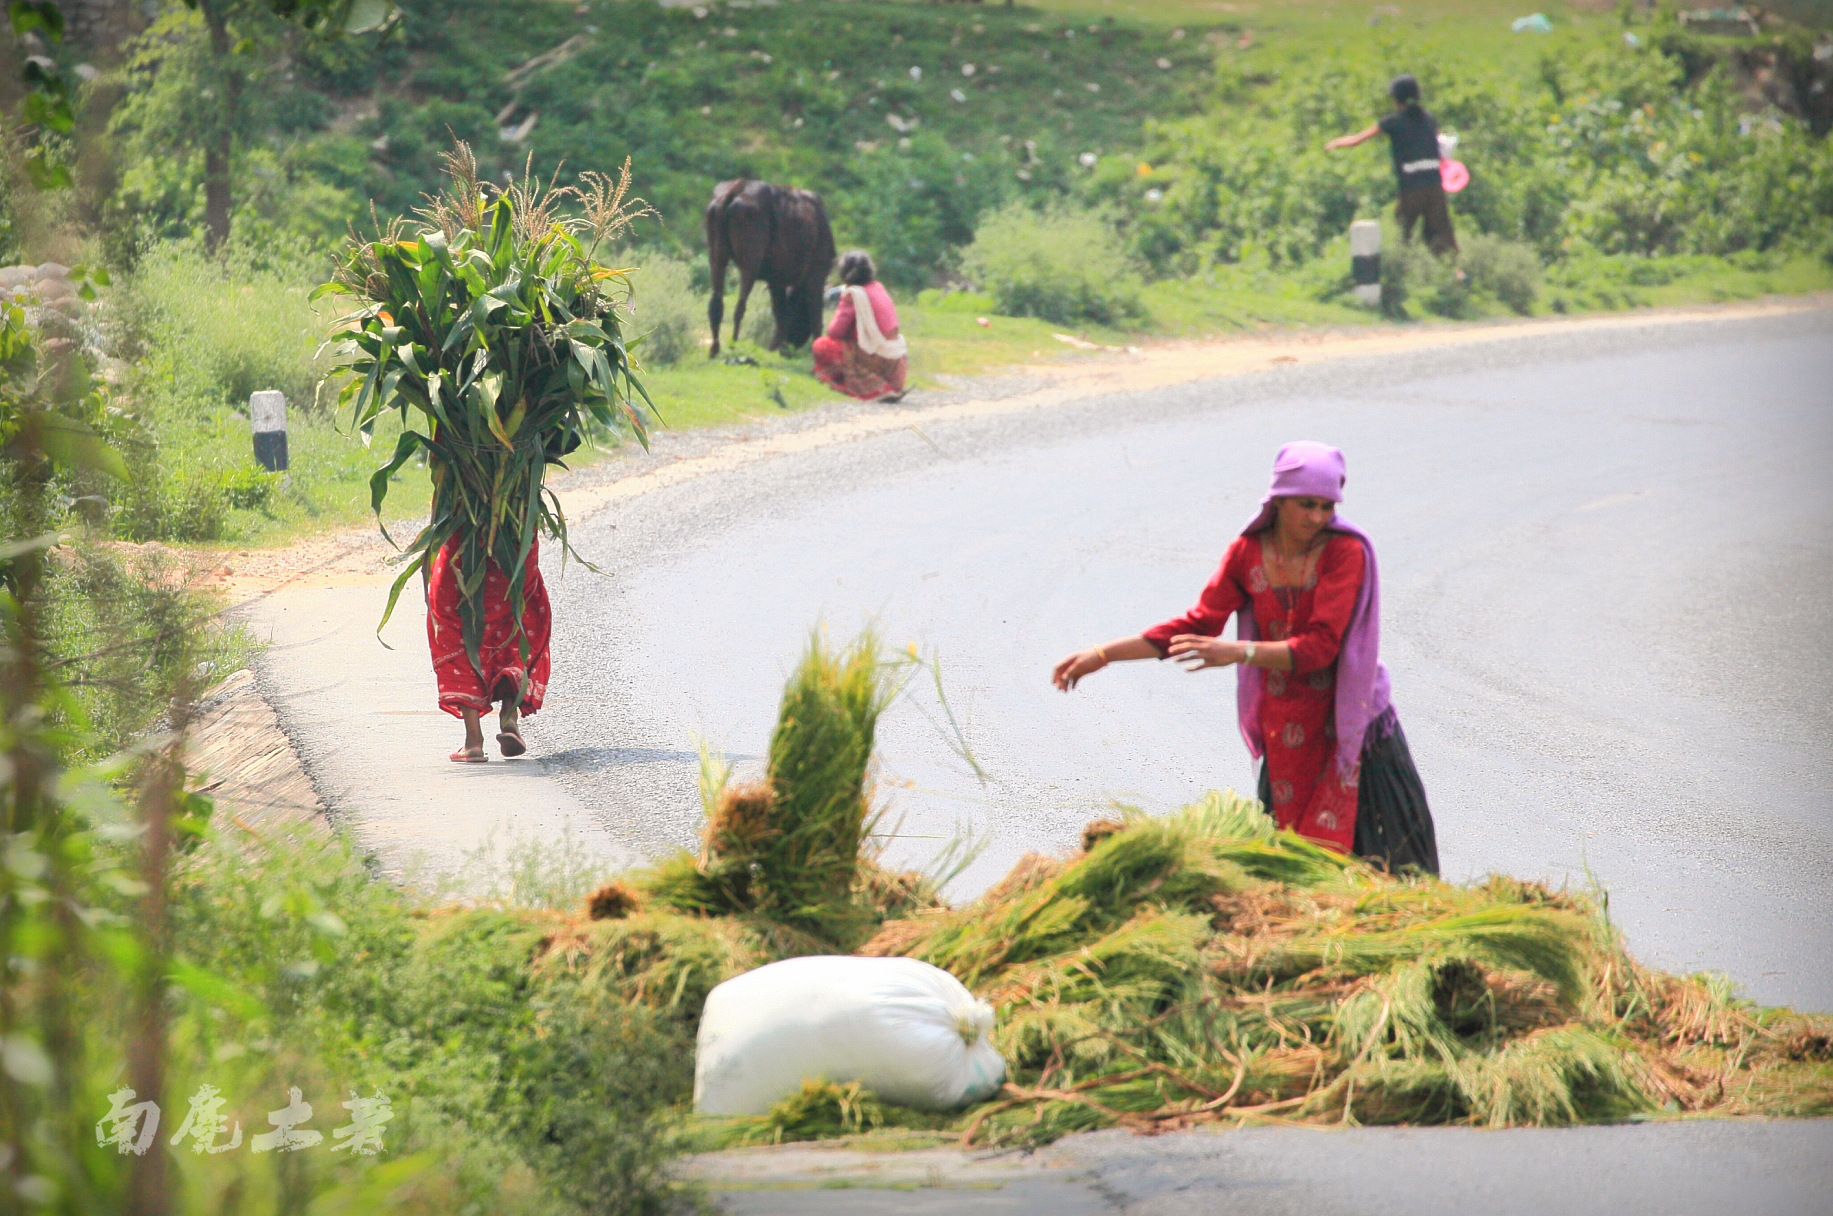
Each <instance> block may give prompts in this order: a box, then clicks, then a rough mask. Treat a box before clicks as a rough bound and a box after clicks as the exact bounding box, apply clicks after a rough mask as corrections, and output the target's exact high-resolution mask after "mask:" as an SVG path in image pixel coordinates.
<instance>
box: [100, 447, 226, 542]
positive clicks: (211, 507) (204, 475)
mask: <svg viewBox="0 0 1833 1216" xmlns="http://www.w3.org/2000/svg"><path fill="white" fill-rule="evenodd" d="M114 506H115V510H114V513H113V517H112V519H111V523H112V525H113V530H114V532H115V534H116V535H117V536H120V537H121V538H122V539H123V540H172V541H214V540H222V539H224V538H225V537H226V535H227V533H228V530H229V508H230V506H231V499H230V494H229V486H228V482H227V479H226V477H225V476H224V475H223V474H221V473H217V472H214V471H211V470H208V469H195V468H186V467H183V466H181V467H179V468H177V469H172V468H169V467H163V466H161V465H159V464H157V463H152V462H149V463H146V464H142V465H140V466H139V467H138V468H137V470H136V472H135V476H134V477H133V479H132V480H130V481H129V482H128V483H127V485H126V486H125V487H124V488H123V489H122V490H121V491H120V494H119V496H118V498H117V499H116V502H115V504H114Z"/></svg>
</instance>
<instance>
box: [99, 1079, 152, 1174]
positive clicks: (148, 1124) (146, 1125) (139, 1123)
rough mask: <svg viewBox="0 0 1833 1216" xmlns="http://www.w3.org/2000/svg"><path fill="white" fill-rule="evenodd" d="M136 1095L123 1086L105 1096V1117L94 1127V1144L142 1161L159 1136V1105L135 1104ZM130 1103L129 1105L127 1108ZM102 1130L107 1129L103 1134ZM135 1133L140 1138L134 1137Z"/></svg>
mask: <svg viewBox="0 0 1833 1216" xmlns="http://www.w3.org/2000/svg"><path fill="white" fill-rule="evenodd" d="M137 1096H138V1095H137V1094H135V1093H134V1091H133V1090H131V1089H129V1088H127V1086H125V1085H123V1086H122V1087H121V1088H120V1089H117V1090H115V1092H114V1093H112V1094H109V1095H108V1113H107V1114H106V1115H103V1116H102V1117H101V1119H100V1120H98V1121H97V1122H96V1125H95V1142H96V1143H97V1144H98V1145H101V1146H102V1147H104V1148H106V1147H107V1146H109V1145H110V1144H112V1145H114V1146H115V1151H116V1152H118V1153H123V1154H125V1153H133V1154H134V1155H135V1156H137V1157H144V1156H145V1155H146V1150H147V1149H148V1148H149V1147H150V1146H151V1145H152V1143H153V1137H154V1136H157V1135H158V1134H159V1103H157V1102H135V1101H134V1099H135V1098H136V1097H137ZM130 1103H131V1105H130ZM103 1128H107V1131H104V1130H103ZM136 1129H138V1132H139V1134H138V1135H135V1131H136Z"/></svg>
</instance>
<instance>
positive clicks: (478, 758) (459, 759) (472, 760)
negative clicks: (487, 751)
mask: <svg viewBox="0 0 1833 1216" xmlns="http://www.w3.org/2000/svg"><path fill="white" fill-rule="evenodd" d="M446 758H447V759H448V760H450V761H452V763H454V764H483V763H484V762H486V761H487V760H489V759H490V757H489V756H486V755H484V751H483V749H482V748H479V749H478V752H477V755H475V756H473V755H472V754H471V753H470V752H468V751H466V750H465V749H464V748H462V747H461V748H459V749H458V750H457V751H455V752H453V753H452V754H451V755H450V756H448V757H446Z"/></svg>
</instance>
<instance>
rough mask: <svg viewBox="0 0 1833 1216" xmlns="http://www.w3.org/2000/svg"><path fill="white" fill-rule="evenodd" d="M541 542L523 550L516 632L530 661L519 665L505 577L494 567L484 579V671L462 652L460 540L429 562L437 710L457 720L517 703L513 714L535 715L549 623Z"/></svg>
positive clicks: (543, 685)
mask: <svg viewBox="0 0 1833 1216" xmlns="http://www.w3.org/2000/svg"><path fill="white" fill-rule="evenodd" d="M540 552H541V542H540V541H536V542H535V543H534V545H533V546H531V547H530V549H529V551H528V565H527V567H526V570H525V574H524V581H523V591H522V604H523V610H522V631H523V632H524V633H525V634H526V635H527V648H528V663H527V665H526V666H524V664H523V662H522V643H521V639H519V638H518V637H517V636H516V628H515V606H514V605H513V604H511V603H510V601H509V579H508V578H506V577H505V576H504V574H503V572H502V571H501V570H500V569H498V567H497V564H496V563H495V562H491V563H490V568H489V570H487V571H486V572H485V574H484V640H483V644H482V645H481V646H480V647H479V648H478V659H479V661H480V663H481V664H482V670H479V669H478V668H477V667H474V666H472V665H471V658H470V656H469V655H467V654H466V653H465V641H464V629H463V626H462V624H461V621H460V617H459V613H458V604H459V590H458V560H457V559H458V542H457V541H456V540H455V539H454V540H449V541H447V542H446V543H445V546H444V547H443V548H441V549H440V550H439V554H438V556H437V557H435V558H434V559H433V573H432V576H431V578H430V579H429V580H428V582H427V589H426V640H427V645H428V646H429V647H430V648H431V649H432V652H433V673H434V675H436V676H437V677H438V679H439V708H441V709H443V710H445V711H446V712H447V713H449V714H451V715H452V716H453V717H455V718H462V717H463V716H464V711H465V710H467V709H474V710H477V711H478V712H480V713H482V712H484V711H486V710H488V709H490V707H491V703H492V702H495V701H502V700H505V699H509V700H511V701H516V700H517V693H518V691H520V694H521V695H520V698H519V703H518V704H517V708H518V709H519V710H520V711H521V712H522V713H523V714H524V715H527V714H533V713H534V712H535V711H537V710H539V709H540V708H541V700H542V698H543V697H545V696H546V695H547V674H548V654H547V647H548V641H549V639H550V638H551V636H552V631H553V621H552V619H551V617H550V614H549V610H548V605H547V584H546V583H544V582H542V581H541V565H540V562H539V560H538V559H539V557H540Z"/></svg>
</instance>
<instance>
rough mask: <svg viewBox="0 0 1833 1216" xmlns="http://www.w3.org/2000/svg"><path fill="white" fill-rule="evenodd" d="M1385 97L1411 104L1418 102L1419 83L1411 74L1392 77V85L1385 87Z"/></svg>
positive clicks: (1405, 73) (1403, 73) (1404, 73)
mask: <svg viewBox="0 0 1833 1216" xmlns="http://www.w3.org/2000/svg"><path fill="white" fill-rule="evenodd" d="M1387 95H1388V96H1389V97H1392V98H1393V99H1394V100H1395V101H1399V102H1406V103H1411V102H1415V101H1418V100H1419V81H1417V80H1415V79H1414V78H1413V73H1411V72H1402V73H1401V74H1400V75H1398V76H1396V77H1394V83H1393V84H1390V85H1389V86H1388V87H1387Z"/></svg>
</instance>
